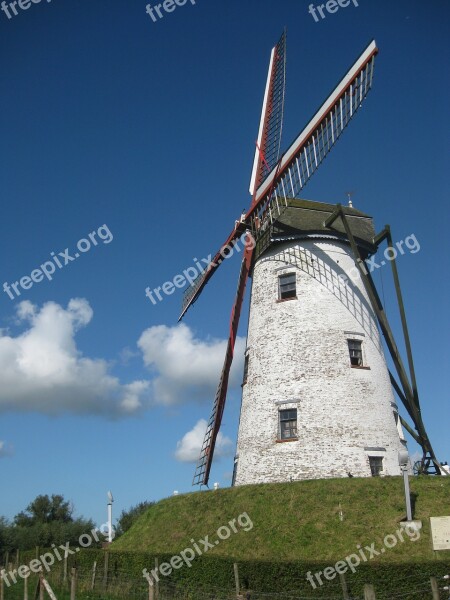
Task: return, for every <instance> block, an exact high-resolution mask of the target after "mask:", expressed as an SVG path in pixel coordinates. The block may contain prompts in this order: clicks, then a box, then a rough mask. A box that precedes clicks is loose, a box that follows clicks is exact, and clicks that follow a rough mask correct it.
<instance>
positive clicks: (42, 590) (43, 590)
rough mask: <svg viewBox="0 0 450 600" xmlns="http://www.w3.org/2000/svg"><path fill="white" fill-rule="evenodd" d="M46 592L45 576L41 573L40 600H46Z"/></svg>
mask: <svg viewBox="0 0 450 600" xmlns="http://www.w3.org/2000/svg"><path fill="white" fill-rule="evenodd" d="M44 592H45V588H44V575H43V574H42V572H41V573H39V600H45V598H44Z"/></svg>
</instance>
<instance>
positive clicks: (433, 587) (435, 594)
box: [431, 577, 441, 600]
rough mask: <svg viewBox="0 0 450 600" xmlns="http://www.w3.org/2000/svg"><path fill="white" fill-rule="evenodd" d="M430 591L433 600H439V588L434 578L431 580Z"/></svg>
mask: <svg viewBox="0 0 450 600" xmlns="http://www.w3.org/2000/svg"><path fill="white" fill-rule="evenodd" d="M431 591H432V592H433V600H440V599H441V595H440V593H439V586H438V582H437V579H436V577H432V578H431Z"/></svg>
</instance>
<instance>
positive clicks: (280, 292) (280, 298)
mask: <svg viewBox="0 0 450 600" xmlns="http://www.w3.org/2000/svg"><path fill="white" fill-rule="evenodd" d="M287 277H290V278H291V281H290V282H289V283H284V284H283V283H282V279H283V278H284V279H286V278H287ZM292 278H293V281H292ZM287 285H289V286H292V285H293V286H294V287H293V289H289V290H285V291H284V290H283V286H287ZM290 292H294V293H293V295H292V294H291V295H287V296H286V295H283V294H289V293H290ZM296 299H297V274H296V272H295V271H289V272H288V273H280V274H279V275H278V300H277V301H278V302H286V301H287V300H296Z"/></svg>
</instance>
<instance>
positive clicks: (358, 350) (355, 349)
mask: <svg viewBox="0 0 450 600" xmlns="http://www.w3.org/2000/svg"><path fill="white" fill-rule="evenodd" d="M347 342H348V351H349V353H350V364H351V365H352V367H362V366H363V355H362V342H361V341H360V340H347Z"/></svg>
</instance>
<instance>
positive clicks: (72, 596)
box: [70, 567, 77, 600]
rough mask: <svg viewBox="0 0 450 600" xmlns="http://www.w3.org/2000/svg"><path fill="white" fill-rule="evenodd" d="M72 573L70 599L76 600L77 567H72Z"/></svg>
mask: <svg viewBox="0 0 450 600" xmlns="http://www.w3.org/2000/svg"><path fill="white" fill-rule="evenodd" d="M70 573H71V577H72V579H71V581H70V600H75V594H76V591H77V569H76V567H72V568H71V570H70Z"/></svg>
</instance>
